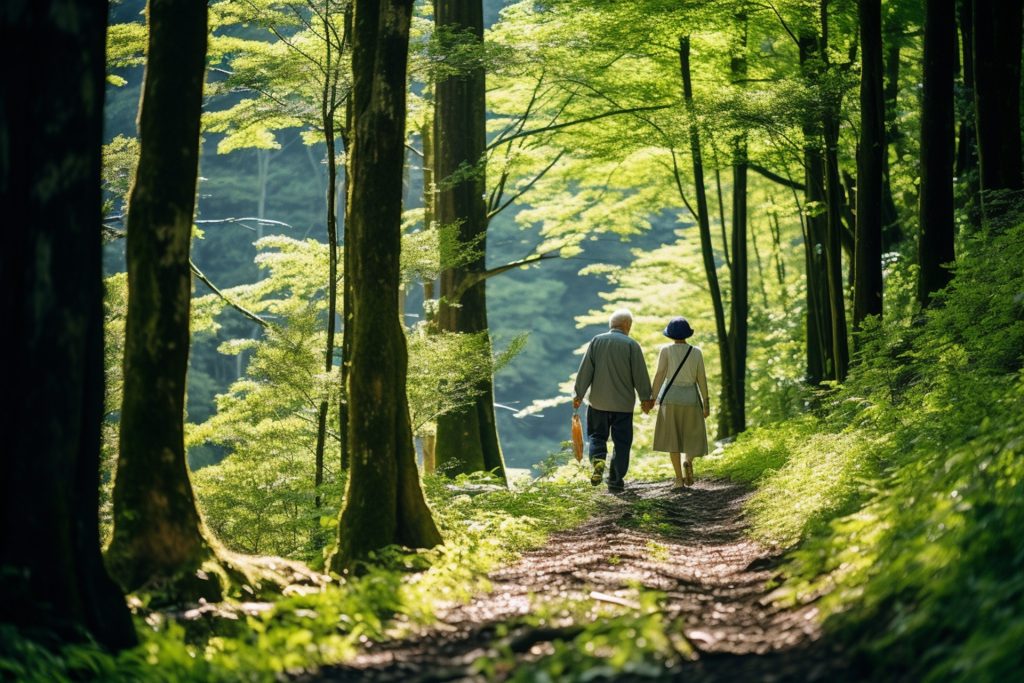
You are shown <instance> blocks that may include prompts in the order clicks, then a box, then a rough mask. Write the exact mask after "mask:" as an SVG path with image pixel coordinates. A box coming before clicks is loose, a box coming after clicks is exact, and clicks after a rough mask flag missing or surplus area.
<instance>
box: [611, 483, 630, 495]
mask: <svg viewBox="0 0 1024 683" xmlns="http://www.w3.org/2000/svg"><path fill="white" fill-rule="evenodd" d="M625 492H626V485H625V484H608V493H612V494H616V493H625Z"/></svg>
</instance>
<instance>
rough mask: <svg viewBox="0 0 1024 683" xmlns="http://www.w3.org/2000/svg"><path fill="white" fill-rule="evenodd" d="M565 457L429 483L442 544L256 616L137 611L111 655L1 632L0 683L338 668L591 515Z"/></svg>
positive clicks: (586, 487)
mask: <svg viewBox="0 0 1024 683" xmlns="http://www.w3.org/2000/svg"><path fill="white" fill-rule="evenodd" d="M567 458H568V455H567V454H565V453H563V454H560V455H559V456H557V457H556V458H555V459H554V460H549V461H548V462H546V463H545V464H544V465H543V467H542V469H543V472H542V474H543V476H542V477H541V478H539V479H535V480H533V481H529V482H524V483H522V484H519V485H517V486H515V487H514V488H513V489H512V490H505V489H503V488H501V487H497V486H489V484H493V483H494V482H493V481H490V480H485V479H481V478H477V479H469V478H466V477H461V478H459V479H456V480H455V481H452V480H449V479H444V478H440V477H427V478H426V481H425V482H424V488H425V490H426V493H427V496H428V499H429V500H430V503H431V507H432V509H433V511H434V515H435V518H436V520H437V522H438V525H439V526H440V528H441V529H442V532H443V535H444V538H445V544H444V545H443V546H440V547H438V548H435V549H432V550H427V551H419V552H406V551H402V550H401V549H398V548H389V549H386V550H385V551H384V552H382V553H380V554H378V556H377V557H376V558H375V560H376V563H375V564H372V565H367V566H366V568H365V573H363V574H361V575H360V576H358V577H351V576H350V577H336V581H334V582H333V584H332V585H330V586H328V587H327V588H326V589H324V590H322V591H318V592H313V593H308V594H300V595H293V596H290V597H285V598H282V599H280V600H278V601H276V602H275V603H273V604H272V605H270V604H268V605H263V606H260V607H262V608H263V609H256V610H253V609H251V608H252V607H254V606H253V605H235V607H237V608H238V609H235V610H231V609H230V605H229V606H228V607H229V608H228V609H223V610H216V611H211V613H210V614H209V615H208V616H205V617H203V618H202V619H200V620H198V621H195V620H193V621H182V620H180V619H177V618H174V617H173V616H168V615H167V614H164V613H162V612H142V611H140V612H139V613H138V614H137V615H136V624H137V630H138V632H139V635H140V639H141V641H142V643H141V645H140V646H139V647H137V648H134V649H132V650H129V651H127V652H123V653H121V654H119V655H111V654H109V653H106V652H104V651H103V650H101V649H100V648H98V647H96V646H94V645H89V644H85V645H69V646H65V647H63V648H61V649H58V650H54V649H49V648H47V647H45V646H44V645H42V644H40V643H39V642H37V641H35V640H32V639H30V638H28V637H26V636H25V635H24V634H20V633H17V632H15V631H14V630H13V629H10V628H7V627H3V625H0V680H8V679H13V680H17V681H24V682H26V683H30V682H32V683H34V682H39V683H42V682H43V681H45V682H47V683H51V682H62V681H82V680H102V681H110V682H120V681H125V682H127V681H133V682H135V681H167V682H178V681H182V682H184V681H204V682H207V681H209V682H219V681H224V682H227V681H252V682H262V681H275V680H279V677H280V675H281V674H282V673H289V674H297V673H300V672H302V671H305V670H310V669H312V668H315V667H317V666H320V665H324V664H330V663H337V662H343V661H344V660H345V659H346V658H348V657H351V656H352V655H354V654H355V652H356V651H357V648H358V647H359V646H360V645H361V644H363V643H365V642H367V641H380V640H384V639H388V638H394V637H399V636H400V635H401V633H402V632H403V630H404V629H406V628H408V626H409V625H412V624H429V623H431V622H432V621H433V620H434V618H435V609H436V607H437V605H438V604H439V602H442V601H455V602H458V601H466V600H468V599H469V598H470V597H471V596H472V595H473V594H474V593H475V592H478V591H486V590H488V589H489V584H488V581H487V574H488V572H489V571H491V570H492V569H494V568H495V567H496V566H498V565H500V564H505V563H508V562H511V561H513V560H514V559H516V558H517V557H518V556H519V555H520V554H521V553H522V552H523V551H524V550H526V549H528V548H531V547H535V546H539V545H542V544H543V543H544V542H545V540H546V539H547V536H548V534H550V533H552V532H554V531H557V530H560V529H566V528H570V527H573V526H576V525H578V524H580V523H581V522H582V521H584V520H585V519H586V518H588V517H589V516H591V515H592V514H593V512H594V510H595V509H596V507H597V505H598V504H599V497H598V496H597V495H595V491H594V489H593V488H592V487H591V486H590V484H589V483H588V481H587V479H586V473H585V472H584V471H583V470H582V469H581V468H580V467H579V466H577V465H575V464H573V465H562V466H559V464H560V463H564V462H565V461H566V460H567ZM481 484H482V485H481Z"/></svg>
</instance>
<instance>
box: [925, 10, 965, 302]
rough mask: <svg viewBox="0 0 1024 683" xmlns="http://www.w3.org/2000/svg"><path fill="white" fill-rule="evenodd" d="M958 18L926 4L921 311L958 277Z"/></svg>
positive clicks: (947, 11) (949, 11) (951, 13)
mask: <svg viewBox="0 0 1024 683" xmlns="http://www.w3.org/2000/svg"><path fill="white" fill-rule="evenodd" d="M955 55H956V18H955V15H954V14H953V5H952V3H950V2H946V1H945V0H926V2H925V7H924V64H923V74H922V75H923V81H924V83H923V88H922V97H921V203H920V224H921V235H920V241H919V244H918V259H917V262H918V265H919V266H920V275H919V277H918V287H917V298H918V301H919V302H920V304H921V305H922V306H927V305H928V304H929V303H931V299H932V295H933V294H934V293H935V292H936V291H937V290H939V289H942V288H943V287H944V286H945V285H946V283H948V282H949V281H950V279H951V278H952V277H953V276H952V273H950V271H949V270H947V269H946V268H944V267H943V264H946V263H949V262H951V261H952V260H953V258H954V253H953V237H954V225H953V162H954V159H953V155H954V146H953V145H954V138H953V135H954V112H953V108H954V100H953V80H954V78H955V77H956V65H955V63H954V59H955Z"/></svg>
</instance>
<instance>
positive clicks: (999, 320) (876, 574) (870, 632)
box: [701, 227, 1024, 681]
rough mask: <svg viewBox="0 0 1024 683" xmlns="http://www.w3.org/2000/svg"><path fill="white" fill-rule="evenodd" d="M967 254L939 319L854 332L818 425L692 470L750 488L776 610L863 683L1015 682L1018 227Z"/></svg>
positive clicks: (793, 424) (1020, 580)
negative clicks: (776, 553) (858, 671)
mask: <svg viewBox="0 0 1024 683" xmlns="http://www.w3.org/2000/svg"><path fill="white" fill-rule="evenodd" d="M965 251H966V252H967V253H966V255H965V256H964V257H963V258H962V259H961V260H960V261H959V262H958V265H957V276H956V278H955V279H954V281H953V283H952V284H951V285H950V286H949V287H948V288H947V289H946V290H945V291H944V292H943V294H942V295H941V298H940V305H939V306H937V307H935V308H933V309H931V310H928V311H926V312H925V313H924V314H922V315H921V316H919V317H918V318H916V319H915V320H913V321H894V322H893V321H888V320H887V321H886V322H885V323H879V322H878V321H873V322H871V323H870V324H868V325H867V326H866V328H865V331H864V333H863V335H862V337H861V348H860V351H859V353H858V354H857V359H856V365H855V367H854V368H853V370H852V371H851V374H850V377H849V379H848V381H847V382H846V383H845V384H844V385H842V386H841V387H839V388H835V389H833V390H831V391H829V392H827V393H825V394H824V395H823V396H821V397H820V399H819V401H820V403H819V407H818V409H817V410H816V411H814V412H813V413H810V414H806V415H803V416H800V417H797V418H794V419H791V420H788V421H783V422H780V423H777V424H775V425H771V426H767V427H761V428H758V429H754V430H751V431H750V432H748V433H746V434H744V435H743V436H742V437H740V438H739V439H738V440H737V441H736V442H735V443H734V444H731V445H730V446H728V447H727V448H725V449H724V450H723V452H722V453H721V454H720V455H716V456H713V457H711V458H708V459H706V462H704V463H702V464H701V466H702V467H705V468H707V469H708V470H709V471H710V472H711V473H713V474H715V475H719V476H727V477H730V478H733V479H737V480H743V481H747V482H751V483H752V484H754V485H755V486H756V493H755V494H754V495H753V497H752V499H751V501H750V503H749V511H750V512H751V519H752V522H753V527H754V529H753V530H754V533H755V535H756V536H758V537H759V538H760V539H761V540H762V541H766V542H768V543H771V544H775V545H777V546H779V547H780V548H784V549H790V550H791V552H790V553H789V555H788V556H789V558H790V560H789V563H788V565H787V567H786V575H787V580H786V581H785V583H784V584H783V586H782V588H781V589H780V590H779V591H778V592H777V594H776V595H777V596H778V597H780V598H782V599H788V600H791V601H809V600H818V602H819V604H820V607H821V609H822V612H823V614H824V615H826V626H827V627H829V628H830V629H831V630H832V631H833V632H835V633H836V634H837V635H838V636H839V637H840V638H843V639H846V640H847V642H850V643H853V644H855V646H856V648H855V649H856V651H857V652H858V653H859V655H860V657H859V659H858V661H859V663H860V665H861V666H862V667H863V670H864V674H865V675H868V676H870V677H871V678H872V679H873V680H878V679H883V680H887V679H906V680H922V681H1000V680H1009V679H1011V678H1013V677H1015V676H1017V675H1019V671H1020V670H1021V667H1022V665H1024V654H1022V651H1021V649H1020V647H1019V644H1020V643H1021V642H1024V544H1022V543H1021V541H1020V539H1021V537H1022V535H1024V459H1022V458H1021V454H1022V453H1021V451H1022V449H1024V383H1022V378H1024V376H1022V372H1021V368H1022V364H1024V355H1022V354H1024V272H1022V269H1024V227H1016V228H1013V229H1011V230H1008V231H1007V232H1005V233H1004V234H1000V235H993V234H987V235H985V236H984V238H979V239H977V240H976V241H975V242H972V243H970V244H968V245H966V247H965Z"/></svg>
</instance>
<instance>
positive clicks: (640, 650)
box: [473, 590, 695, 683]
mask: <svg viewBox="0 0 1024 683" xmlns="http://www.w3.org/2000/svg"><path fill="white" fill-rule="evenodd" d="M637 598H638V599H637V603H638V609H627V610H623V608H621V607H612V606H602V607H599V608H596V609H595V608H594V607H593V606H592V602H591V601H589V600H586V601H582V602H572V601H567V602H566V603H565V604H545V605H537V606H536V609H535V610H534V611H533V612H532V613H531V615H530V616H529V617H526V618H524V619H523V620H522V625H525V626H527V627H529V628H550V627H552V626H555V625H556V624H564V623H565V622H566V621H567V620H571V622H572V623H575V624H579V625H580V626H579V627H577V628H570V629H564V630H565V637H563V638H556V639H554V640H552V641H551V644H550V647H549V648H548V650H547V651H546V652H545V654H544V655H542V656H541V657H540V658H539V659H536V660H534V661H527V662H522V661H519V659H517V657H516V653H514V652H513V651H512V650H511V649H510V647H509V645H508V644H507V642H499V655H498V656H497V657H493V658H492V657H479V658H477V659H476V660H475V661H474V662H473V667H474V669H475V670H476V671H477V672H478V673H480V674H481V675H483V676H484V677H486V678H487V679H494V678H496V677H498V676H499V675H500V674H510V675H508V678H506V679H504V680H509V681H516V682H517V683H528V682H532V681H579V682H583V681H594V680H615V679H617V678H619V677H623V678H628V679H629V680H642V679H652V680H662V679H664V677H665V673H666V668H668V667H673V666H675V665H678V664H679V663H681V662H683V661H685V660H688V659H691V658H693V657H694V654H695V653H694V650H693V647H692V646H691V645H690V643H689V642H687V640H686V639H685V638H684V637H683V635H682V632H683V627H684V624H683V623H682V622H681V621H670V620H668V619H666V618H665V615H664V612H663V610H662V608H661V603H662V602H663V601H664V599H665V596H664V595H662V594H660V593H658V592H657V591H649V590H640V591H639V594H638V596H637ZM507 631H508V627H507V626H506V625H504V624H502V625H501V627H500V628H499V631H498V635H499V636H501V635H503V634H504V633H505V632H507ZM520 658H521V655H520Z"/></svg>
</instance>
